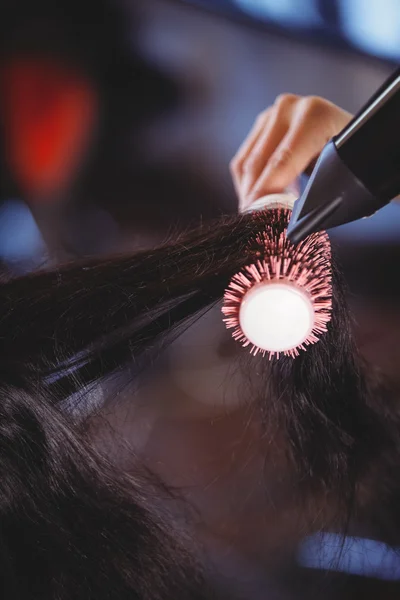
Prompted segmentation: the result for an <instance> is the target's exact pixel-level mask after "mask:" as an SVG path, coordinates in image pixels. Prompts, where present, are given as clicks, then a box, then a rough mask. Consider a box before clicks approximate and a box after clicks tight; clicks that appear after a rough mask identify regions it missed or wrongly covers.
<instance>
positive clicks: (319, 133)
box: [231, 95, 351, 210]
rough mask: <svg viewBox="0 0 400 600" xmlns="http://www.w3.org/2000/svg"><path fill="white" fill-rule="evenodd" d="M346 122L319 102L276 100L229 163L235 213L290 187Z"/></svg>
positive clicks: (346, 116)
mask: <svg viewBox="0 0 400 600" xmlns="http://www.w3.org/2000/svg"><path fill="white" fill-rule="evenodd" d="M350 119H351V115H350V114H349V113H347V112H346V111H344V110H342V109H340V108H339V107H337V106H335V105H334V104H332V103H331V102H328V101H327V100H324V99H322V98H318V97H313V96H311V97H299V96H294V95H284V96H281V97H280V98H279V99H278V100H277V102H276V103H275V105H274V106H273V107H271V108H270V109H268V110H267V111H265V113H262V115H260V117H259V119H258V120H257V122H256V125H255V127H254V128H253V130H252V132H251V133H250V135H249V136H248V138H247V140H246V141H245V143H244V144H243V145H242V147H241V149H240V150H239V152H238V154H237V155H236V157H235V159H234V160H233V161H232V164H231V169H232V174H233V177H234V181H235V186H236V189H237V192H238V196H239V203H240V210H243V209H245V208H247V207H248V206H249V204H251V203H252V202H254V201H255V200H257V198H260V197H261V196H263V195H266V194H272V193H279V192H282V191H283V190H284V189H285V188H286V187H288V186H290V185H291V184H292V183H293V181H294V180H295V179H297V177H298V176H299V175H300V174H301V173H302V172H304V171H305V170H306V169H307V167H308V166H309V165H310V163H312V161H314V160H315V159H316V158H317V157H318V155H319V154H320V152H321V150H322V149H323V147H324V146H325V144H326V143H327V142H328V141H329V140H330V139H331V138H332V136H334V135H335V134H337V133H339V131H341V130H342V129H343V127H344V126H345V125H346V124H347V123H348V122H349V120H350Z"/></svg>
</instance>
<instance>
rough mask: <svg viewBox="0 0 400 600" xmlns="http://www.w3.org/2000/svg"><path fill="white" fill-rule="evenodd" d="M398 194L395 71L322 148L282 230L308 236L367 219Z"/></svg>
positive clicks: (399, 111)
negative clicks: (286, 228)
mask: <svg viewBox="0 0 400 600" xmlns="http://www.w3.org/2000/svg"><path fill="white" fill-rule="evenodd" d="M398 194H400V69H397V71H396V72H395V73H393V75H392V76H391V77H389V79H388V80H387V81H386V82H385V83H384V84H383V85H382V86H381V87H380V88H379V90H378V91H377V92H376V93H375V94H374V95H373V96H372V97H371V98H370V99H369V101H368V102H367V104H366V105H365V106H364V107H363V109H362V110H361V111H360V112H359V113H358V114H357V115H356V116H355V117H354V119H352V121H351V122H350V123H349V124H348V125H347V126H346V127H345V128H344V129H343V130H342V131H341V132H340V133H339V134H338V135H337V136H335V137H334V138H332V140H331V141H330V142H328V144H327V145H326V146H325V148H324V149H323V151H322V153H321V155H320V157H319V159H318V162H317V164H316V165H315V168H314V171H313V172H312V174H311V177H310V179H309V181H308V184H307V186H306V188H305V190H304V193H303V194H302V195H301V196H300V198H299V199H298V200H297V201H296V203H295V205H294V209H293V213H292V217H291V219H290V223H289V227H288V230H287V235H288V238H289V239H290V240H291V241H292V242H293V243H294V244H297V243H298V242H300V241H302V240H303V239H304V238H306V237H307V236H308V235H310V234H311V233H314V232H316V231H320V230H322V229H330V228H331V227H336V226H338V225H344V224H345V223H349V222H350V221H355V220H357V219H360V218H362V217H368V216H371V215H372V214H374V213H375V212H376V211H377V210H379V209H380V208H382V207H383V206H385V205H386V204H388V203H389V202H390V201H391V200H392V199H393V198H395V197H396V196H397V195H398Z"/></svg>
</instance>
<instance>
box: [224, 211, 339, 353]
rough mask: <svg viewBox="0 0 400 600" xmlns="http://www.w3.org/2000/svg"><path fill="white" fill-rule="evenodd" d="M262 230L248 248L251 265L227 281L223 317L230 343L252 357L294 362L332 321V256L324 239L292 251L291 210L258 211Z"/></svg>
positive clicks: (324, 236) (319, 236)
mask: <svg viewBox="0 0 400 600" xmlns="http://www.w3.org/2000/svg"><path fill="white" fill-rule="evenodd" d="M261 214H264V215H265V228H264V231H263V232H262V233H259V234H258V235H257V236H256V237H255V239H254V240H251V242H250V243H249V256H250V257H253V259H254V260H253V261H252V262H251V263H250V264H248V265H247V266H245V267H244V268H243V269H242V270H241V271H240V272H239V273H237V274H236V275H235V276H234V277H233V278H232V280H231V281H230V283H229V285H228V288H227V289H226V292H225V296H224V303H223V307H222V312H223V314H224V317H225V318H224V322H225V324H226V326H227V328H233V329H234V331H233V337H234V339H236V340H238V341H240V342H241V343H242V344H243V346H250V347H251V350H250V351H251V353H252V354H254V355H256V354H258V353H259V352H261V353H262V354H263V355H265V354H268V356H269V358H272V357H273V356H277V357H279V355H280V354H284V355H287V356H291V357H293V358H294V357H296V356H298V354H299V350H305V349H306V348H307V346H308V345H310V344H314V343H316V342H317V341H318V340H319V338H320V336H321V335H322V334H323V333H324V332H326V330H327V324H328V323H329V321H330V319H331V310H332V288H331V251H330V243H329V239H328V236H327V234H326V233H316V234H313V235H311V236H310V237H308V238H307V239H306V240H304V241H303V242H301V243H300V244H298V245H297V246H294V245H293V244H292V243H291V242H290V241H289V240H288V239H287V238H286V228H287V225H288V222H289V218H290V210H287V209H281V208H274V209H269V210H263V211H262V213H259V214H258V218H259V217H260V215H261Z"/></svg>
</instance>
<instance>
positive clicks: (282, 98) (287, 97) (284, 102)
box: [275, 94, 298, 109]
mask: <svg viewBox="0 0 400 600" xmlns="http://www.w3.org/2000/svg"><path fill="white" fill-rule="evenodd" d="M297 98H298V96H296V95H295V94H279V96H278V97H277V98H276V100H275V106H276V107H277V108H278V109H285V108H288V107H289V106H291V105H292V104H293V102H295V101H296V100H297Z"/></svg>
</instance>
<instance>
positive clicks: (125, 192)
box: [0, 0, 400, 599]
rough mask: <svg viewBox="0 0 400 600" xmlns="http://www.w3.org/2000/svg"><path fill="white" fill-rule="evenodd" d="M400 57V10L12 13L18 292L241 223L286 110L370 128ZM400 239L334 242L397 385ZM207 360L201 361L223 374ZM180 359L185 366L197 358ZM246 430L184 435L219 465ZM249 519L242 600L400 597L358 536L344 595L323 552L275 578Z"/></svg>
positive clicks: (11, 3)
mask: <svg viewBox="0 0 400 600" xmlns="http://www.w3.org/2000/svg"><path fill="white" fill-rule="evenodd" d="M399 59H400V2H399V1H398V0H279V1H278V0H186V1H185V0H57V2H55V1H54V0H53V1H50V0H2V1H1V3H0V89H1V96H0V173H1V177H0V268H1V270H0V273H1V276H2V277H4V278H7V277H10V276H15V275H19V274H23V273H26V272H29V271H31V270H34V269H37V268H40V267H42V266H43V265H48V264H57V263H59V262H61V261H65V260H67V259H68V260H69V259H72V260H73V259H76V258H78V257H82V256H88V255H106V254H109V253H112V252H118V251H126V250H132V249H137V248H146V247H151V246H153V245H154V244H155V243H158V242H160V241H162V240H165V239H166V238H167V237H169V236H171V235H173V233H174V232H175V231H179V230H180V229H181V228H183V227H187V226H188V224H196V223H198V222H199V221H200V220H203V221H204V220H207V219H210V218H213V217H215V216H218V215H220V214H223V213H224V214H226V213H235V212H236V210H237V199H236V197H235V194H234V190H233V186H232V182H231V179H230V175H229V169H228V164H229V161H230V159H231V158H232V157H233V155H234V154H235V152H236V150H237V148H238V147H239V145H240V144H241V142H242V141H243V139H244V137H245V136H246V135H247V133H248V131H249V129H250V127H251V125H252V123H253V121H254V119H255V118H256V116H257V114H258V113H259V112H260V111H262V110H264V109H265V108H266V107H267V106H269V105H271V104H272V103H273V102H274V100H275V98H276V96H277V95H278V94H280V93H283V92H293V93H296V94H303V95H311V94H312V95H320V96H323V97H326V98H328V99H329V100H331V101H333V102H334V103H336V104H338V105H340V106H342V107H343V108H345V109H347V110H348V111H350V112H355V111H357V109H358V108H360V107H361V105H362V104H363V103H364V102H365V101H366V100H367V99H368V98H369V96H370V95H371V94H372V93H373V92H374V91H375V89H376V88H377V87H378V86H379V85H380V84H381V83H382V82H383V81H384V79H385V78H386V77H387V76H388V75H389V74H390V73H391V71H392V70H393V69H394V68H395V65H396V63H397V62H398V61H399ZM399 234H400V208H399V207H398V205H396V204H393V205H391V206H389V207H387V208H386V209H385V210H383V211H381V213H380V214H379V215H377V216H375V217H373V218H371V219H370V220H368V221H363V222H362V223H356V224H352V225H348V226H346V227H343V228H339V229H337V230H336V231H334V232H332V240H333V242H334V243H335V245H336V247H337V253H338V256H339V258H340V260H341V262H342V265H343V269H344V271H345V274H346V277H347V281H348V285H349V287H350V290H351V293H352V295H351V301H352V303H353V307H354V310H355V314H356V318H357V335H358V340H359V345H360V347H361V348H363V351H364V352H365V355H366V356H367V357H368V358H369V359H371V360H373V361H374V363H375V364H377V365H379V366H380V367H381V368H382V369H383V371H384V372H385V373H386V374H387V375H388V376H390V377H392V378H393V379H394V380H396V381H397V379H396V378H397V377H398V367H397V365H398V361H399V358H400V356H399V354H400V351H399V348H398V346H399V345H398V333H399V328H398V326H399V324H400V311H399V310H398V306H399V299H400V298H399V296H400V288H399V281H400V277H399V272H398V270H399V267H398V265H399V259H400V235H399ZM215 327H216V325H215V323H214V322H213V321H212V319H211V322H210V328H211V329H212V330H213V331H215V330H216V329H215ZM182 344H183V346H182V347H183V348H185V355H186V351H187V347H185V342H182ZM205 347H206V346H204V345H203V353H204V355H201V356H203V358H204V356H205V355H206V354H207V357H208V360H210V352H209V347H208V346H207V347H206V350H204V348H205ZM176 356H178V358H176V357H175V364H176V363H177V361H178V362H179V360H181V359H182V350H181V353H179V348H178V350H177V355H176ZM196 357H197V359H196V360H198V355H196ZM211 359H213V360H214V363H213V365H212V366H211V365H210V363H207V361H205V362H204V364H203V365H202V367H201V369H200V370H199V369H197V370H193V369H194V368H193V365H192V367H191V366H190V365H189V364H188V363H187V364H186V367H185V366H184V367H181V368H177V369H176V370H175V371H176V372H175V380H176V381H175V383H176V382H178V384H177V385H178V387H180V389H181V390H182V389H184V390H186V392H185V393H186V394H187V395H188V396H190V388H191V387H192V388H193V386H194V385H197V386H199V385H204V381H205V380H207V374H208V376H209V379H210V381H211V382H212V381H214V379H213V377H214V376H215V373H214V374H212V373H211V370H212V368H214V369H215V368H217V369H220V370H221V368H222V372H223V373H225V375H226V370H224V369H225V362H224V361H223V360H222V367H221V364H219V363H218V360H219V359H220V355H219V358H218V356H217V355H214V354H212V353H211ZM217 363H218V364H217ZM180 364H181V363H180ZM190 368H192V371H190ZM196 368H197V367H196ZM210 369H211V370H210ZM188 372H189V373H190V375H189V376H188V375H187V373H188ZM177 373H178V375H176V374H177ZM210 373H211V374H210ZM196 378H197V379H196ZM194 382H196V383H194ZM188 389H189V392H188ZM204 395H207V391H204ZM232 402H233V401H232ZM157 410H158V409H157ZM232 410H233V408H232ZM204 415H205V416H204ZM230 415H231V416H230V417H229V419H228V425H226V423H225V425H224V427H225V429H224V430H223V431H224V434H223V433H222V430H221V427H222V425H221V426H220V425H215V421H210V418H211V417H210V414H209V413H207V411H206V413H204V414H202V417H201V418H202V419H203V421H201V423H200V421H199V419H200V417H198V415H197V420H195V421H194V424H193V423H192V422H191V425H190V426H191V427H192V428H193V426H195V427H196V436H198V438H196V440H197V441H195V442H194V441H193V436H194V431H193V430H190V428H189V425H188V423H186V424H185V427H186V429H185V427H183V426H182V427H183V429H181V434H182V435H183V433H182V431H185V435H186V438H185V439H186V442H187V444H188V445H190V444H192V445H193V444H194V443H196V444H197V447H196V450H193V448H192V454H190V453H189V457H191V459H192V460H195V458H194V457H197V458H198V456H200V454H201V452H203V453H204V445H205V443H206V445H207V446H208V449H207V451H208V452H209V453H210V452H211V450H213V452H214V456H215V455H216V454H217V453H218V452H219V451H220V446H218V444H217V443H216V441H215V440H217V439H218V443H219V444H221V443H226V444H228V442H227V441H226V438H225V437H224V435H225V434H226V435H227V432H228V430H229V432H230V433H229V435H230V436H232V435H233V436H234V435H236V433H237V431H240V430H241V428H242V426H243V418H244V417H243V415H242V417H241V418H240V419H238V420H235V419H236V417H235V415H234V413H230ZM232 415H233V416H232ZM149 418H150V417H149V415H148V414H146V416H145V417H143V422H144V421H146V423H148V421H149ZM152 418H153V417H152ZM163 423H164V424H163V432H165V430H166V429H165V422H163ZM210 423H211V425H210ZM219 423H220V422H219ZM124 425H126V423H125V422H124ZM202 426H204V431H203V433H202V434H201V433H199V432H200V427H202ZM146 427H147V425H146ZM171 427H172V426H171ZM235 428H238V429H235ZM146 431H147V430H146ZM172 431H175V430H173V428H172V429H171V432H172ZM188 432H191V433H190V435H189V433H188ZM232 432H233V433H232ZM235 432H236V433H235ZM247 433H248V431H247ZM136 434H137V435H139V433H138V432H136ZM158 434H159V432H158ZM143 435H144V434H143ZM171 435H172V433H171ZM191 436H192V437H191ZM202 436H203V437H202ZM144 437H145V438H146V440H147V439H148V432H147V433H146V435H145V436H144ZM205 440H206V442H205ZM210 440H214V442H215V444H216V445H215V446H214V445H213V443H214V442H212V441H210ZM240 441H241V443H242V442H243V444H244V447H243V448H242V450H243V457H244V458H243V465H244V463H246V464H245V467H246V469H247V471H246V473H247V475H246V477H250V479H243V477H244V475H243V473H244V472H245V467H244V466H243V465H242V466H243V469H242V471H241V473H242V479H241V480H240V481H241V482H242V483H243V482H245V483H243V485H249V482H250V483H251V482H254V481H255V480H257V481H259V479H260V473H262V472H263V470H264V465H263V464H262V462H260V461H259V462H257V461H256V463H254V464H255V465H256V466H254V465H253V467H252V468H253V471H250V475H249V471H248V469H249V465H252V464H253V462H252V460H253V458H254V457H249V456H248V447H247V446H246V440H245V436H244V435H243V436H242V437H240ZM143 443H144V442H143ZM227 447H230V446H229V444H228V446H227ZM235 451H236V452H238V448H237V447H236V450H235ZM155 456H157V452H155ZM246 457H247V458H246ZM175 458H177V457H175ZM154 460H155V459H154ZM189 460H190V458H189ZM227 460H228V458H227ZM260 460H261V459H260ZM246 461H247V462H246ZM150 462H151V461H150ZM178 462H179V461H178ZM257 465H258V466H257ZM181 467H182V465H181ZM203 467H204V465H203ZM182 468H183V467H182ZM198 468H199V469H200V470H201V468H200V467H198ZM207 468H208V467H207ZM207 468H206V467H204V469H203V470H204V472H205V471H207ZM186 469H188V470H190V468H189V466H188V465H186ZM215 473H217V471H216V472H215ZM215 473H214V475H215V477H217V475H216V474H215ZM230 485H231V486H233V487H229V488H228V489H229V490H230V492H229V493H231V494H233V491H232V490H236V492H237V486H238V481H237V479H235V478H233V479H232V482H231V484H230ZM251 485H253V483H251ZM260 489H261V488H260ZM260 494H261V496H262V498H263V499H264V492H262V493H261V492H260ZM261 496H260V497H261ZM232 497H234V494H233V496H232ZM207 498H208V499H207V502H209V503H212V502H214V503H215V502H216V500H215V496H210V497H208V496H207ZM221 498H224V497H223V496H221ZM221 498H220V502H221V504H222V506H223V508H222V509H221V510H223V509H226V510H227V506H226V505H224V504H223V503H224V502H225V500H221ZM203 500H204V499H203ZM205 502H206V501H205V500H204V503H205ZM260 506H261V505H260ZM262 506H264V505H262ZM257 510H258V511H260V510H261V513H262V510H263V509H262V508H261V509H260V507H258V509H257ZM246 511H247V512H246ZM246 511H244V512H243V513H240V517H239V516H238V515H237V514H236V517H235V518H236V519H239V518H240V519H243V531H242V532H241V535H242V538H240V539H241V543H242V547H241V549H240V544H239V542H238V539H239V538H237V539H236V538H235V539H236V542H237V544H236V549H235V550H234V553H233V554H232V552H231V551H229V552H228V551H227V545H226V544H227V539H228V538H229V536H228V535H227V534H226V538H224V536H223V535H222V534H221V535H220V536H219V537H218V541H217V537H214V538H213V541H212V542H211V541H210V539H209V540H208V543H209V545H210V548H211V547H212V548H213V553H214V554H215V555H216V556H218V557H219V558H218V561H217V562H218V563H219V565H220V567H221V569H222V570H224V569H225V573H226V577H227V579H226V580H225V583H224V585H222V584H221V589H224V590H225V593H226V597H227V598H236V597H237V598H266V597H268V598H296V599H297V598H303V597H304V598H310V597H314V596H315V597H320V593H322V592H321V590H322V589H323V593H324V595H325V596H326V597H327V598H328V597H329V598H331V597H332V598H339V597H340V598H358V597H363V598H395V597H396V598H398V597H399V592H400V587H399V584H398V583H397V580H398V579H400V574H399V564H398V561H397V559H396V557H395V556H392V555H390V556H389V554H388V550H387V548H386V547H385V546H380V545H379V544H378V543H377V544H376V545H375V546H374V545H373V542H371V541H370V542H368V543H369V546H368V544H367V546H365V543H364V546H360V545H359V544H358V541H357V540H358V538H357V539H356V538H354V540H353V546H354V547H353V550H354V552H353V551H352V550H351V549H348V553H347V556H348V557H349V556H350V558H349V559H348V560H347V562H344V563H341V566H340V568H339V567H338V565H337V568H336V575H335V577H334V580H333V579H332V580H329V582H331V581H333V582H334V583H333V584H332V585H331V583H329V589H328V587H327V581H328V580H327V579H326V572H325V570H324V569H325V568H327V566H328V563H327V562H326V561H325V563H324V564H322V565H319V564H317V562H318V561H316V556H321V552H320V551H318V552H317V551H316V550H315V548H314V550H313V549H312V548H313V545H312V544H311V545H310V544H308V545H307V546H306V548H305V549H304V548H303V550H301V549H300V550H299V554H296V556H299V557H300V558H299V559H298V560H297V559H296V560H295V561H294V565H295V566H293V565H291V567H290V568H291V570H290V574H288V573H289V571H288V569H289V567H288V563H287V562H284V561H282V562H279V561H277V560H276V561H275V562H274V561H273V568H270V569H269V571H267V569H266V567H265V562H263V560H262V553H263V552H265V547H264V545H263V544H262V543H258V542H259V541H258V542H257V540H256V538H257V535H256V533H257V532H258V533H259V534H260V535H261V533H260V532H263V533H262V536H267V535H268V531H269V530H268V528H267V529H266V530H265V529H263V528H262V527H261V525H260V522H259V521H257V519H254V518H253V517H254V514H259V512H257V511H256V510H255V509H254V505H250V508H249V506H247V508H246ZM249 512H252V513H253V515H252V519H253V520H252V521H251V526H250V525H249V526H247V525H246V523H247V521H246V518H247V517H246V515H248V514H249ZM218 514H219V513H218V511H217V513H216V515H218ZM232 514H233V515H235V513H234V512H233V513H232ZM218 519H219V517H218V516H215V521H216V522H218ZM243 532H244V533H243ZM224 535H225V534H224ZM273 535H274V536H278V537H279V535H284V534H282V531H280V532H279V531H274V534H273ZM239 537H240V536H239ZM223 540H225V542H223ZM243 540H245V541H243ZM264 541H265V539H264ZM320 541H321V540H319V542H318V543H320ZM329 543H330V544H331V546H332V543H333V542H332V540H330V542H329ZM335 543H336V542H335ZM360 543H361V542H360ZM224 544H225V545H224ZM257 544H258V545H257ZM231 546H232V544H231ZM231 546H230V548H231ZM255 546H257V549H256V550H255ZM352 552H353V553H352ZM285 556H286V555H285ZM322 556H325V554H324V553H322ZM383 557H386V559H384V558H383ZM388 557H389V558H388ZM286 558H287V556H286ZM285 560H286V559H285ZM296 561H297V562H296ZM388 561H389V562H388ZM328 562H329V561H328ZM296 565H297V566H296ZM371 565H372V566H371ZM232 574H233V575H234V577H233V580H230V579H229V577H230V576H232ZM239 574H240V577H241V580H240V585H239V583H238V577H239ZM236 576H237V577H236ZM224 586H225V587H224ZM321 586H322V587H321ZM266 591H267V592H268V595H266V594H267V592H266Z"/></svg>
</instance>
